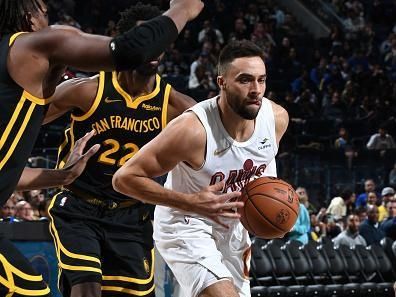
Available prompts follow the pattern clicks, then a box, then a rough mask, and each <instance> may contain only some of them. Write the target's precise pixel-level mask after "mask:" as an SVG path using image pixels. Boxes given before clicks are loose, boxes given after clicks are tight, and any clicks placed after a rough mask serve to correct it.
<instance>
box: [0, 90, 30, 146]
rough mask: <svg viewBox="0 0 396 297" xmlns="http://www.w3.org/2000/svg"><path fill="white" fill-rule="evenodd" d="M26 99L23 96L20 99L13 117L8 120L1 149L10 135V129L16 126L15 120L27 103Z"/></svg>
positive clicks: (0, 144) (1, 140)
mask: <svg viewBox="0 0 396 297" xmlns="http://www.w3.org/2000/svg"><path fill="white" fill-rule="evenodd" d="M25 101H26V99H25V98H24V97H23V96H22V97H21V98H20V99H19V102H18V104H17V106H16V108H15V110H14V113H13V114H12V117H11V119H10V121H9V122H8V124H7V127H6V128H5V130H4V132H3V135H2V136H1V139H0V150H1V149H2V148H3V145H4V143H5V142H6V140H7V138H8V136H9V135H10V131H11V129H12V128H13V127H14V125H15V122H16V120H17V118H18V116H19V113H20V112H21V109H22V107H23V105H24V104H25Z"/></svg>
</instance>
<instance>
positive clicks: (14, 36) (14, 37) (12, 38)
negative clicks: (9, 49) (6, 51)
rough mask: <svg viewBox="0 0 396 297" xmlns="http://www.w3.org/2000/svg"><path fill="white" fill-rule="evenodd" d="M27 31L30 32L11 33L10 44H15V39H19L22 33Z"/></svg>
mask: <svg viewBox="0 0 396 297" xmlns="http://www.w3.org/2000/svg"><path fill="white" fill-rule="evenodd" d="M25 33H28V32H18V33H15V34H13V35H11V37H10V40H9V42H8V46H11V45H13V44H14V41H15V39H17V38H18V37H19V36H20V35H22V34H25Z"/></svg>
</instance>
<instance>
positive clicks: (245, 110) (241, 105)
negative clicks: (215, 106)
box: [227, 94, 261, 120]
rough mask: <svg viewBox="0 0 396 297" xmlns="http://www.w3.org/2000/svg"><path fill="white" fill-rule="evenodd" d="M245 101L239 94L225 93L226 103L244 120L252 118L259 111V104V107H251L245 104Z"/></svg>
mask: <svg viewBox="0 0 396 297" xmlns="http://www.w3.org/2000/svg"><path fill="white" fill-rule="evenodd" d="M245 101H246V100H245V99H244V98H241V97H240V96H237V95H233V94H227V102H228V105H229V106H230V107H231V109H232V110H233V111H234V112H235V113H236V114H237V115H239V116H240V117H241V118H243V119H245V120H254V119H255V118H256V117H257V115H258V112H259V111H260V108H261V105H260V107H259V108H253V106H250V105H246V104H245Z"/></svg>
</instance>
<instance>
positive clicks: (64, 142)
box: [55, 128, 70, 169]
mask: <svg viewBox="0 0 396 297" xmlns="http://www.w3.org/2000/svg"><path fill="white" fill-rule="evenodd" d="M69 131H70V128H67V129H66V130H65V131H64V134H65V140H64V141H63V142H62V144H61V145H60V146H59V148H58V157H57V160H58V162H57V164H56V167H55V168H56V169H62V168H63V167H64V166H65V164H66V162H65V161H64V159H62V160H59V157H60V154H61V152H62V151H63V149H64V148H65V146H66V145H67V143H68V142H69V136H68V135H67V133H68V132H69Z"/></svg>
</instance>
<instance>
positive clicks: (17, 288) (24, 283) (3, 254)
mask: <svg viewBox="0 0 396 297" xmlns="http://www.w3.org/2000/svg"><path fill="white" fill-rule="evenodd" d="M12 293H13V294H12ZM8 294H10V295H8ZM0 296H13V297H17V296H51V295H50V290H49V288H48V286H47V284H46V283H45V282H44V281H43V277H42V276H41V275H40V274H38V273H37V272H36V271H35V270H34V269H33V267H32V266H31V264H30V263H29V261H28V260H27V259H26V258H25V257H24V256H23V255H22V254H21V252H20V251H19V250H18V249H17V248H16V247H15V246H14V245H13V244H12V243H11V242H10V241H9V240H8V239H6V238H3V237H1V234H0Z"/></svg>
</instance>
